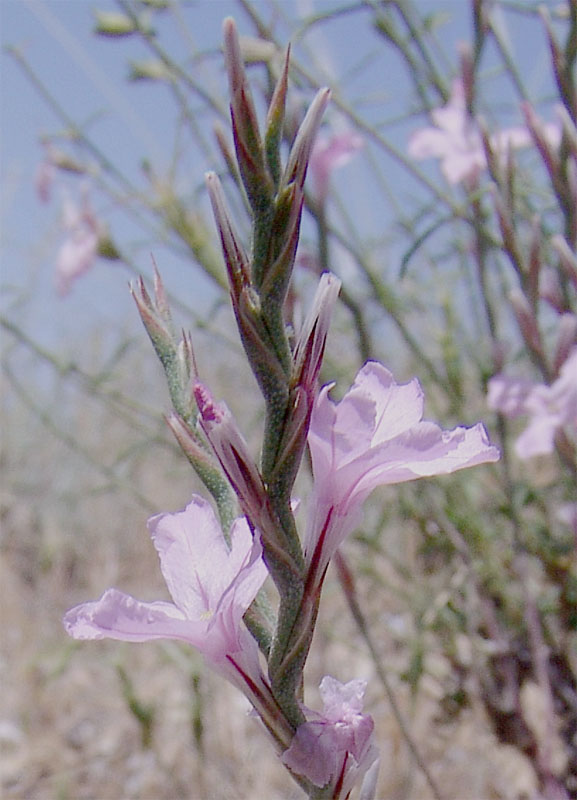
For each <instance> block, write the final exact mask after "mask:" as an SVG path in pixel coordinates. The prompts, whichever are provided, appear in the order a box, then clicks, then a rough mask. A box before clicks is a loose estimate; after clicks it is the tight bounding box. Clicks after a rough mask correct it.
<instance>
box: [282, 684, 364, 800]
mask: <svg viewBox="0 0 577 800" xmlns="http://www.w3.org/2000/svg"><path fill="white" fill-rule="evenodd" d="M365 687H366V683H365V681H362V680H352V681H349V683H346V684H345V683H340V682H339V681H337V680H335V679H334V678H331V677H330V676H329V675H327V676H326V677H324V678H323V680H322V681H321V685H320V693H321V697H322V699H323V706H324V707H323V713H322V714H316V713H315V712H313V711H308V714H307V716H308V717H309V720H308V721H307V722H305V723H303V724H302V725H301V726H300V727H299V728H298V729H297V732H296V734H295V736H294V739H293V740H292V743H291V746H290V747H289V749H288V750H286V751H285V752H284V753H283V755H282V761H283V763H284V764H285V765H286V766H287V767H288V768H289V769H290V770H292V772H294V773H296V774H297V775H304V776H305V777H306V778H308V780H309V781H311V782H312V783H314V785H315V786H328V785H330V788H331V795H330V796H331V797H333V798H337V799H338V798H346V797H348V795H349V793H350V791H351V789H352V788H353V786H354V785H355V783H356V782H357V780H359V779H360V778H361V777H362V776H363V775H364V774H365V772H366V771H367V770H368V768H369V767H370V766H371V764H372V763H373V762H374V761H375V760H376V758H377V755H378V751H377V748H376V747H375V746H374V745H373V743H372V738H373V728H374V723H373V720H372V718H371V717H370V716H369V715H368V714H363V713H362V709H363V696H364V693H365Z"/></svg>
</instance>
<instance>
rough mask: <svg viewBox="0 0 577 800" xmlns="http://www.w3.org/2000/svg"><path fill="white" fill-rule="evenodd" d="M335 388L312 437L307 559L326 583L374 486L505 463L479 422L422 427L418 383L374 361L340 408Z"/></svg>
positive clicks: (320, 407)
mask: <svg viewBox="0 0 577 800" xmlns="http://www.w3.org/2000/svg"><path fill="white" fill-rule="evenodd" d="M331 386H332V385H328V386H325V387H323V389H322V390H321V392H320V394H319V397H318V399H317V402H316V403H315V407H314V410H313V413H312V418H311V426H310V430H309V437H308V442H309V447H310V451H311V456H312V465H313V475H314V488H313V499H312V504H311V513H310V515H309V520H308V526H307V531H306V537H305V555H306V558H307V562H308V563H309V566H310V567H311V570H313V571H314V573H315V575H316V576H318V579H319V580H322V576H323V574H324V570H325V568H326V565H327V564H328V561H329V559H330V558H331V557H332V555H333V554H334V552H335V551H336V549H337V548H338V547H339V545H340V544H341V542H342V541H343V539H344V537H345V536H346V535H347V534H348V533H349V532H350V531H351V530H352V529H353V528H354V527H355V526H356V525H357V523H358V521H359V517H360V510H361V506H362V503H363V502H364V500H365V499H366V498H367V497H368V496H369V494H370V493H371V492H372V490H373V489H374V488H375V487H377V486H382V485H385V484H393V483H402V482H404V481H411V480H414V479H416V478H422V477H426V476H431V475H444V474H446V473H449V472H455V471H456V470H459V469H463V468H465V467H472V466H474V465H476V464H484V463H486V462H489V461H497V459H498V458H499V452H498V450H497V448H496V447H493V446H492V445H491V444H490V443H489V440H488V437H487V433H486V431H485V428H484V427H483V425H481V424H480V423H479V424H477V425H475V426H474V427H472V428H455V429H454V430H452V431H443V430H441V428H439V427H438V426H437V425H435V424H434V423H432V422H426V421H423V419H422V417H423V402H424V400H423V391H422V389H421V387H420V385H419V382H418V381H417V380H416V379H414V380H412V381H411V382H410V383H407V384H397V383H395V381H394V378H393V376H392V374H391V373H390V372H389V371H388V370H387V369H385V367H383V366H382V365H381V364H378V363H377V362H375V361H369V362H367V363H366V364H365V366H364V367H363V368H362V369H361V370H360V372H359V373H358V375H357V377H356V379H355V382H354V384H353V385H352V387H351V388H350V389H349V391H348V392H347V393H346V394H345V396H344V397H343V399H342V400H341V401H340V403H334V402H333V401H332V400H331V399H330V398H329V391H330V389H331ZM315 580H316V578H315Z"/></svg>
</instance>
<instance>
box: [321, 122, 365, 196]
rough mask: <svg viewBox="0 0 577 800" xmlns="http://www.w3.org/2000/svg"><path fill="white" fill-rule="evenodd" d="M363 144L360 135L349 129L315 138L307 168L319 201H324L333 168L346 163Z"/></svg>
mask: <svg viewBox="0 0 577 800" xmlns="http://www.w3.org/2000/svg"><path fill="white" fill-rule="evenodd" d="M363 144H364V142H363V138H362V136H360V135H359V134H358V133H355V132H354V131H350V130H349V131H345V132H343V133H338V134H337V133H334V134H332V136H319V137H318V138H317V140H316V141H315V144H314V147H313V151H312V154H311V160H310V163H309V169H310V172H311V177H312V180H313V185H314V191H315V195H316V197H317V198H318V200H319V201H320V202H324V201H325V199H326V196H327V193H328V190H329V181H330V177H331V173H332V172H333V170H335V169H338V168H339V167H343V166H344V165H345V164H348V162H349V161H350V160H351V158H352V157H353V156H354V154H355V153H356V152H357V151H358V150H360V149H361V147H362V146H363Z"/></svg>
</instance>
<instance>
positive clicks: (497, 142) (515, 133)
mask: <svg viewBox="0 0 577 800" xmlns="http://www.w3.org/2000/svg"><path fill="white" fill-rule="evenodd" d="M489 141H490V143H491V148H492V149H493V150H494V151H495V152H496V153H499V154H503V155H504V154H505V153H506V152H507V150H509V149H512V150H515V149H518V148H521V147H530V146H531V144H532V143H533V139H532V137H531V134H530V132H529V131H528V130H527V128H523V127H514V128H504V129H503V130H501V131H497V133H494V134H492V135H491V136H490V137H489Z"/></svg>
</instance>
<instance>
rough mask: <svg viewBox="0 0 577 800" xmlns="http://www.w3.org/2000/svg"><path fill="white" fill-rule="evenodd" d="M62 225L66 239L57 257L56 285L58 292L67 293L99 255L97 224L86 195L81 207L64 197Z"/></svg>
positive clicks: (98, 227)
mask: <svg viewBox="0 0 577 800" xmlns="http://www.w3.org/2000/svg"><path fill="white" fill-rule="evenodd" d="M63 227H64V230H65V231H66V238H65V239H64V241H63V242H62V244H61V245H60V249H59V251H58V254H57V256H56V285H57V288H58V292H59V293H60V294H61V295H65V294H68V292H69V291H70V289H71V287H72V284H73V283H74V281H75V280H76V279H77V278H79V277H80V276H81V275H83V274H84V273H85V272H87V271H88V270H89V269H90V268H91V267H92V266H93V264H94V262H95V260H96V257H97V255H98V243H99V239H100V225H99V223H98V220H97V219H96V216H95V215H94V212H93V210H92V207H91V205H90V202H89V200H88V196H87V195H86V194H84V196H83V197H82V201H81V205H80V206H78V205H75V204H74V203H73V202H72V201H71V200H70V199H69V198H66V200H65V202H64V213H63Z"/></svg>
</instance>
